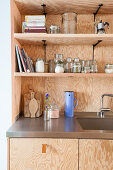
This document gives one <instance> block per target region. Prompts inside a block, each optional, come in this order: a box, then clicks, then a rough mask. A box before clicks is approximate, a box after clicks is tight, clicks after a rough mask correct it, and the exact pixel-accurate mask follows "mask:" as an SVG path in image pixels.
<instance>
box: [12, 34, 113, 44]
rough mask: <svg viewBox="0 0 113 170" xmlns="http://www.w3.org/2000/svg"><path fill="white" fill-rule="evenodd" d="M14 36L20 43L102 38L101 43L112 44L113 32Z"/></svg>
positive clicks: (95, 39)
mask: <svg viewBox="0 0 113 170" xmlns="http://www.w3.org/2000/svg"><path fill="white" fill-rule="evenodd" d="M14 38H15V39H16V40H18V41H19V42H20V43H21V44H42V40H46V43H47V44H62V45H63V44H67V45H69V44H70V45H72V44H75V45H79V44H86V45H87V44H95V43H96V42H97V41H98V40H102V41H103V42H101V43H102V44H103V45H113V34H46V33H15V34H14Z"/></svg>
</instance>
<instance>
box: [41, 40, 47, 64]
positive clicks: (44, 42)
mask: <svg viewBox="0 0 113 170" xmlns="http://www.w3.org/2000/svg"><path fill="white" fill-rule="evenodd" d="M42 42H43V46H44V61H45V62H46V47H47V44H46V40H42Z"/></svg>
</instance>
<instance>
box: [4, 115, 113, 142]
mask: <svg viewBox="0 0 113 170" xmlns="http://www.w3.org/2000/svg"><path fill="white" fill-rule="evenodd" d="M83 114H84V115H85V113H81V114H80V113H79V115H83ZM90 115H92V117H93V116H94V115H95V114H90ZM6 136H7V137H9V138H77V139H113V131H112V130H107V131H104V130H83V129H82V127H81V126H80V124H79V122H78V119H77V117H76V116H75V117H74V118H66V117H64V116H60V118H59V119H51V120H49V121H44V119H43V117H40V118H19V119H18V120H17V121H16V122H15V123H14V124H13V125H12V126H11V127H10V128H9V129H8V131H7V132H6Z"/></svg>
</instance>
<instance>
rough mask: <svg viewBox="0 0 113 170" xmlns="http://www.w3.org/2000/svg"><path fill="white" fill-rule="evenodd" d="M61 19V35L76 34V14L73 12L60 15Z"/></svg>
mask: <svg viewBox="0 0 113 170" xmlns="http://www.w3.org/2000/svg"><path fill="white" fill-rule="evenodd" d="M62 17H63V19H62V22H63V33H64V34H76V33H77V31H76V30H77V29H76V27H77V14H76V13H74V12H70V13H69V12H67V13H64V14H63V15H62Z"/></svg>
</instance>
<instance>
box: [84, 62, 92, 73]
mask: <svg viewBox="0 0 113 170" xmlns="http://www.w3.org/2000/svg"><path fill="white" fill-rule="evenodd" d="M90 64H91V60H86V61H85V65H84V73H90V71H91V68H90Z"/></svg>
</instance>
